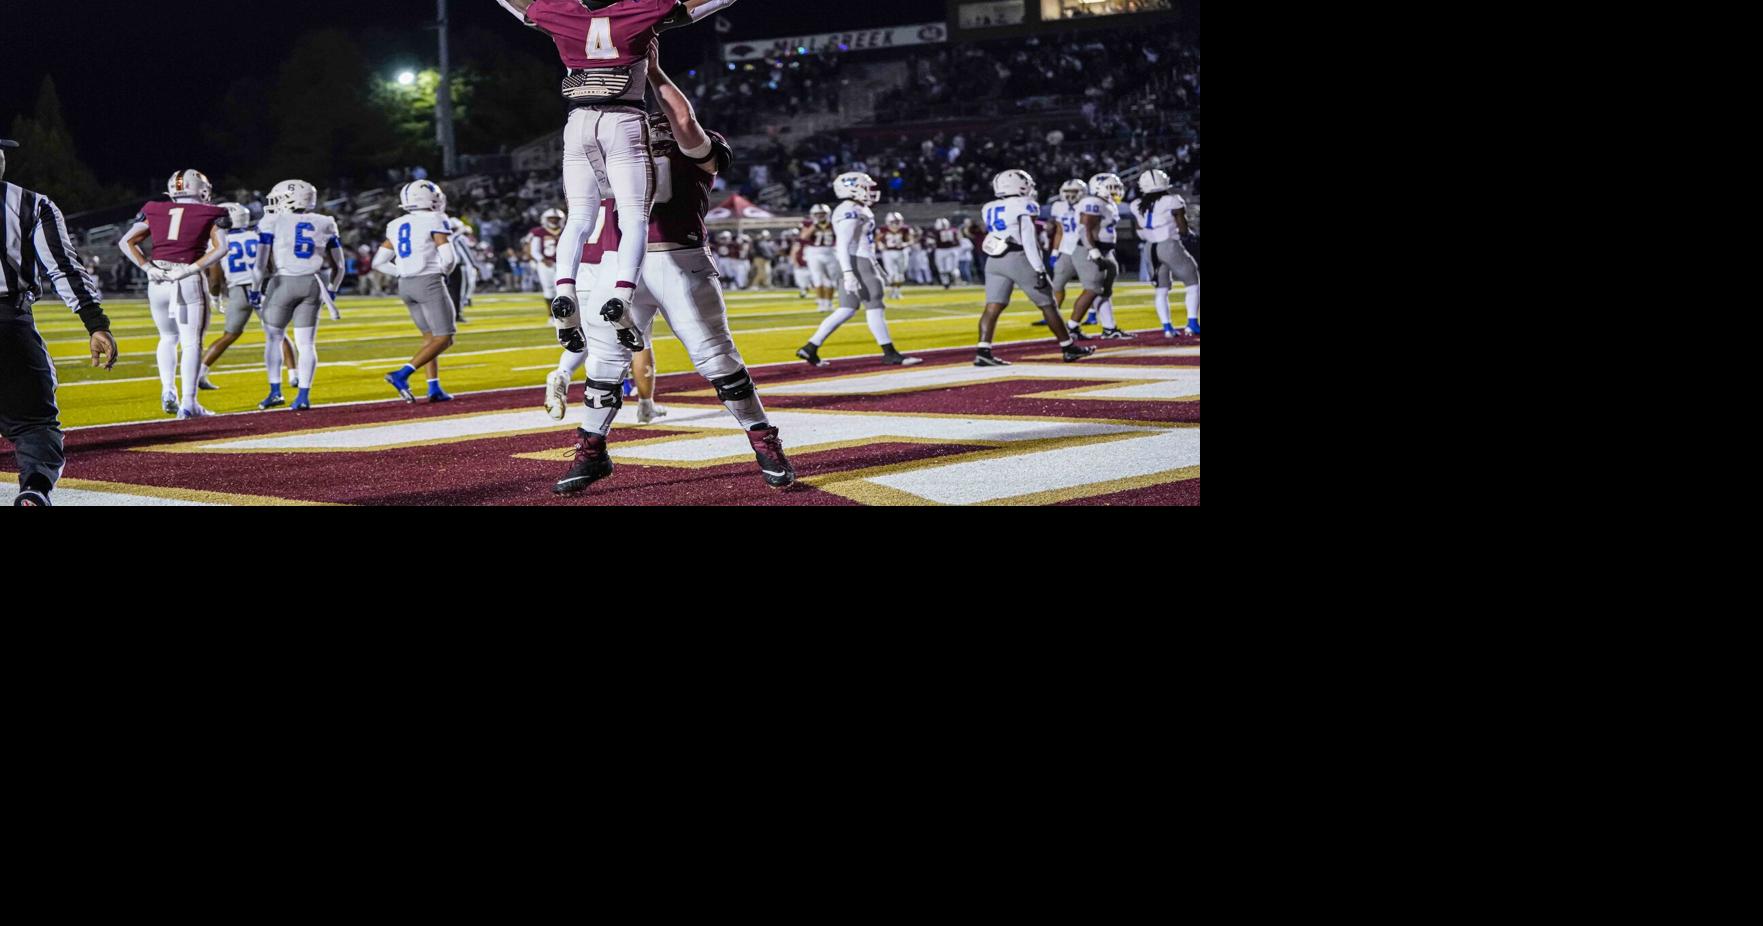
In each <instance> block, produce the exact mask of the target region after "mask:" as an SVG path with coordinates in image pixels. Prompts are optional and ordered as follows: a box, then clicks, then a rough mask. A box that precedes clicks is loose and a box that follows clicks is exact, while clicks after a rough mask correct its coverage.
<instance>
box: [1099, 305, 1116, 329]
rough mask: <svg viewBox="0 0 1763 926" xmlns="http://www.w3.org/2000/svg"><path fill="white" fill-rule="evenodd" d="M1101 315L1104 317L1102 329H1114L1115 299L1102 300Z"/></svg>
mask: <svg viewBox="0 0 1763 926" xmlns="http://www.w3.org/2000/svg"><path fill="white" fill-rule="evenodd" d="M1099 314H1100V315H1101V317H1102V327H1104V328H1112V327H1114V300H1113V299H1104V300H1102V308H1101V310H1100V313H1099Z"/></svg>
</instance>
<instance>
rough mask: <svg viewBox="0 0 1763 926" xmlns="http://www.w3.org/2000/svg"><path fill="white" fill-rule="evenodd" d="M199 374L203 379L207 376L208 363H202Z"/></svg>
mask: <svg viewBox="0 0 1763 926" xmlns="http://www.w3.org/2000/svg"><path fill="white" fill-rule="evenodd" d="M200 375H201V377H202V378H203V379H207V378H208V364H206V363H204V364H202V373H201V374H200Z"/></svg>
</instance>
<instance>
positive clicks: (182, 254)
mask: <svg viewBox="0 0 1763 926" xmlns="http://www.w3.org/2000/svg"><path fill="white" fill-rule="evenodd" d="M165 192H166V193H167V194H168V195H169V196H170V197H171V202H152V203H148V204H147V205H146V206H144V207H142V209H141V213H140V215H137V216H135V221H134V224H133V226H132V227H130V228H129V230H128V231H127V232H125V233H124V234H123V236H122V240H121V241H119V242H118V243H117V246H118V247H120V248H121V249H122V253H123V256H124V257H127V258H128V259H129V260H130V261H132V262H133V263H134V265H135V266H137V267H139V268H141V269H142V270H143V271H145V272H146V274H147V306H148V308H149V310H150V311H151V312H152V313H153V323H154V324H155V325H157V326H158V327H159V388H160V401H161V404H162V407H163V408H164V409H165V413H166V414H168V415H176V416H177V417H178V420H180V421H181V420H184V419H186V418H206V417H208V415H209V414H210V413H209V411H208V410H207V409H205V408H203V407H202V406H201V404H200V403H198V402H197V401H196V392H197V391H198V390H199V389H200V382H201V380H202V339H203V337H204V336H205V335H206V334H207V332H208V286H207V285H205V283H206V281H205V280H204V279H203V276H202V274H203V271H205V270H207V269H208V268H209V267H211V266H213V265H214V264H215V263H217V262H219V261H220V259H221V258H223V257H225V256H226V254H227V246H226V227H227V226H228V225H229V224H231V221H232V220H231V219H230V218H229V217H228V215H227V211H226V210H225V209H222V208H221V207H219V206H215V205H210V204H209V200H210V199H211V198H212V197H213V195H214V186H213V185H212V184H210V183H209V182H208V178H207V177H204V176H203V175H202V173H201V172H200V171H194V170H181V171H178V172H177V173H175V174H172V175H171V180H170V182H168V183H167V184H166V189H165ZM148 238H151V239H152V241H153V260H152V261H151V262H148V260H147V258H146V257H145V256H144V255H143V254H142V253H141V249H140V243H141V241H143V240H145V239H148ZM180 346H182V348H183V352H184V354H183V363H182V369H181V371H180V370H179V363H178V348H179V347H180ZM179 372H181V373H182V374H183V385H184V389H183V393H182V395H181V397H180V395H179V393H178V391H177V388H176V382H175V377H176V376H177V374H178V373H179Z"/></svg>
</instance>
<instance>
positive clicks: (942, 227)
mask: <svg viewBox="0 0 1763 926" xmlns="http://www.w3.org/2000/svg"><path fill="white" fill-rule="evenodd" d="M948 230H949V220H948V219H938V220H937V231H948Z"/></svg>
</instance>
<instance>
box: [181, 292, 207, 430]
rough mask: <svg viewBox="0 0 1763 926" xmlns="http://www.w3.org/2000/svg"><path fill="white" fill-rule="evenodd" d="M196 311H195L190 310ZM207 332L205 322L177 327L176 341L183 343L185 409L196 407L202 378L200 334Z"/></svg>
mask: <svg viewBox="0 0 1763 926" xmlns="http://www.w3.org/2000/svg"><path fill="white" fill-rule="evenodd" d="M191 311H192V312H194V311H196V310H195V309H192V310H191ZM206 330H208V325H207V322H206V320H204V323H203V324H201V325H179V326H178V340H180V341H182V342H183V346H184V357H183V371H182V372H183V376H184V394H183V403H184V407H185V408H195V407H196V391H197V389H199V388H200V386H199V385H198V383H199V381H200V380H201V378H202V333H203V332H204V331H206Z"/></svg>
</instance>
